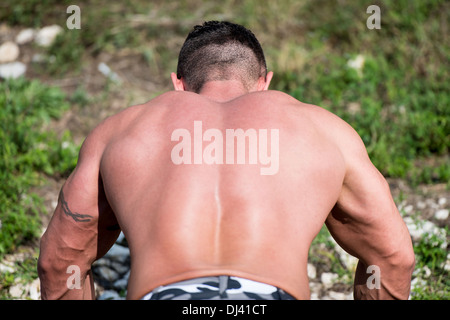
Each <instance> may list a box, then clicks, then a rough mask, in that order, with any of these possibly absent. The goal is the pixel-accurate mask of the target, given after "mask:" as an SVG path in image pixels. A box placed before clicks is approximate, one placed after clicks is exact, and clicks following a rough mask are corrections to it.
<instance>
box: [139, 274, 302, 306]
mask: <svg viewBox="0 0 450 320" xmlns="http://www.w3.org/2000/svg"><path fill="white" fill-rule="evenodd" d="M221 299H232V300H294V299H295V298H294V297H292V296H291V295H289V294H288V293H286V292H285V291H283V290H282V289H280V288H278V287H276V286H273V285H270V284H267V283H262V282H258V281H254V280H249V279H245V278H240V277H234V276H228V275H219V276H208V277H199V278H193V279H188V280H183V281H179V282H175V283H171V284H167V285H163V286H160V287H157V288H155V289H154V290H153V291H151V292H149V293H147V294H146V295H144V296H143V297H142V298H141V300H221Z"/></svg>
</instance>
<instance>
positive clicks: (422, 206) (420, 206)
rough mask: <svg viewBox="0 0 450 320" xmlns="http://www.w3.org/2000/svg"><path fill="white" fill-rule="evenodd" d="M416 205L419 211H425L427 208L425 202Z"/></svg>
mask: <svg viewBox="0 0 450 320" xmlns="http://www.w3.org/2000/svg"><path fill="white" fill-rule="evenodd" d="M416 205H417V209H419V210H423V209H425V208H426V206H427V205H426V203H425V202H423V201H418V202H417V204H416Z"/></svg>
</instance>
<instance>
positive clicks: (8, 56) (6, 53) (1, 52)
mask: <svg viewBox="0 0 450 320" xmlns="http://www.w3.org/2000/svg"><path fill="white" fill-rule="evenodd" d="M19 53H20V50H19V46H18V45H17V44H15V43H14V42H12V41H6V42H5V43H3V44H2V45H1V46H0V63H5V62H12V61H15V60H16V59H17V58H18V57H19Z"/></svg>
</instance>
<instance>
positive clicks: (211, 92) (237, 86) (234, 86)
mask: <svg viewBox="0 0 450 320" xmlns="http://www.w3.org/2000/svg"><path fill="white" fill-rule="evenodd" d="M247 93H249V90H247V89H246V88H245V87H244V85H243V84H242V82H240V81H237V80H224V81H208V82H207V83H205V84H204V85H203V88H202V90H201V91H200V95H202V96H205V97H207V98H209V99H211V100H213V101H217V102H225V101H230V100H232V99H234V98H237V97H240V96H242V95H244V94H247Z"/></svg>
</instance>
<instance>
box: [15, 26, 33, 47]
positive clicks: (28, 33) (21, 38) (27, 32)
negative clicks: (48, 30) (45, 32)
mask: <svg viewBox="0 0 450 320" xmlns="http://www.w3.org/2000/svg"><path fill="white" fill-rule="evenodd" d="M35 33H36V31H34V29H31V28H27V29H23V30H22V31H20V32H19V34H18V35H17V36H16V43H18V44H26V43H28V42H31V41H33V39H34V35H35Z"/></svg>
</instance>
